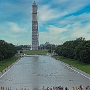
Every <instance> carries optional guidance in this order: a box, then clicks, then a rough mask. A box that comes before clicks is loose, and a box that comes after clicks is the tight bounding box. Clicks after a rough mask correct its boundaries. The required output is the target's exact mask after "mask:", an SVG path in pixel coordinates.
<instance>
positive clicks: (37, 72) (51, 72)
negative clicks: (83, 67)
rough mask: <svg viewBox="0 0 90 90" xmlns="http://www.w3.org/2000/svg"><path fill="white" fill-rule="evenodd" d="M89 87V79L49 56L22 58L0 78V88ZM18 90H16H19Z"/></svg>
mask: <svg viewBox="0 0 90 90" xmlns="http://www.w3.org/2000/svg"><path fill="white" fill-rule="evenodd" d="M79 85H83V86H87V85H90V79H88V78H85V77H84V76H82V75H80V74H78V73H77V72H75V71H73V70H71V69H70V68H68V67H66V66H64V65H63V64H62V63H61V62H60V61H58V60H55V59H54V58H52V57H50V56H32V57H23V58H21V59H20V60H19V61H18V62H17V63H15V64H14V66H13V67H12V68H11V69H10V70H9V71H7V72H6V74H5V75H3V76H2V77H1V78H0V86H5V87H13V90H14V89H16V88H19V89H20V87H22V88H29V89H41V88H42V86H45V87H50V86H64V87H66V86H67V87H68V88H70V89H71V88H72V87H73V86H74V87H76V86H77V87H78V86H79ZM19 89H18V90H19Z"/></svg>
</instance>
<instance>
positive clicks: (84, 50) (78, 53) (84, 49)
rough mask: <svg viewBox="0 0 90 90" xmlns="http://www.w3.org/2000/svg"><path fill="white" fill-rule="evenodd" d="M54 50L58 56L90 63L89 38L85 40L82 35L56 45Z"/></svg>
mask: <svg viewBox="0 0 90 90" xmlns="http://www.w3.org/2000/svg"><path fill="white" fill-rule="evenodd" d="M55 51H56V53H57V54H58V55H60V56H64V57H67V58H71V59H75V60H79V61H81V62H84V63H90V40H85V38H83V37H80V38H77V39H76V40H72V41H66V42H65V43H63V44H62V45H59V46H57V48H56V50H55Z"/></svg>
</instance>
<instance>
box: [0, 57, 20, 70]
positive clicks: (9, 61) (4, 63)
mask: <svg viewBox="0 0 90 90" xmlns="http://www.w3.org/2000/svg"><path fill="white" fill-rule="evenodd" d="M18 58H19V57H17V56H13V57H11V58H9V59H6V60H3V61H0V72H1V71H2V70H3V69H5V68H6V67H7V66H9V65H11V64H12V63H14V62H15V61H16V60H17V59H18Z"/></svg>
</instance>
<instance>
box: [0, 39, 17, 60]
mask: <svg viewBox="0 0 90 90" xmlns="http://www.w3.org/2000/svg"><path fill="white" fill-rule="evenodd" d="M16 53H17V50H16V48H15V46H14V45H13V44H11V43H7V42H5V41H4V40H0V61H2V60H5V59H8V58H10V57H12V56H14V55H15V54H16Z"/></svg>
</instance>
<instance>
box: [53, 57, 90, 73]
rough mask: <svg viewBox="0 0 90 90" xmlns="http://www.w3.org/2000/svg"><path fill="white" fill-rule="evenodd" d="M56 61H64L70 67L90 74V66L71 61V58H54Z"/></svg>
mask: <svg viewBox="0 0 90 90" xmlns="http://www.w3.org/2000/svg"><path fill="white" fill-rule="evenodd" d="M54 57H55V58H56V59H59V60H60V61H63V62H65V63H67V64H69V65H72V66H74V67H76V68H78V69H80V70H82V71H84V72H86V73H89V74H90V64H86V63H83V62H80V61H78V60H74V59H69V58H65V57H63V56H54Z"/></svg>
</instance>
